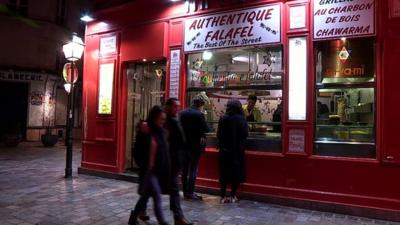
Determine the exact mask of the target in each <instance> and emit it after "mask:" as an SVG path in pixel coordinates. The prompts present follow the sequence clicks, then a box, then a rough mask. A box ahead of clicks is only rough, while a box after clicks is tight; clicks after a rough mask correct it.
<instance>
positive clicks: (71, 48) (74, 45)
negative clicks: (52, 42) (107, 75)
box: [63, 33, 84, 178]
mask: <svg viewBox="0 0 400 225" xmlns="http://www.w3.org/2000/svg"><path fill="white" fill-rule="evenodd" d="M83 49H84V44H83V41H82V39H81V38H80V37H78V36H77V35H76V33H73V34H72V41H70V42H69V43H67V44H65V45H63V52H64V55H65V58H66V59H67V60H68V61H70V63H66V64H65V65H64V69H63V77H64V80H65V81H66V85H64V87H65V89H66V91H67V92H68V94H69V95H68V105H67V130H66V141H65V143H66V145H67V155H66V165H65V178H71V177H72V148H73V127H74V113H73V112H74V86H75V82H76V81H77V80H78V70H77V68H76V65H75V62H76V61H77V60H79V59H80V58H81V57H82V53H83Z"/></svg>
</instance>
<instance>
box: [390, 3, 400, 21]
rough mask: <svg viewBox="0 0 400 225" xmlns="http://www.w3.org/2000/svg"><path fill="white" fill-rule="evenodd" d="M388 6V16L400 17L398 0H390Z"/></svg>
mask: <svg viewBox="0 0 400 225" xmlns="http://www.w3.org/2000/svg"><path fill="white" fill-rule="evenodd" d="M389 8H390V16H391V17H392V18H398V17H400V0H391V4H390V5H389Z"/></svg>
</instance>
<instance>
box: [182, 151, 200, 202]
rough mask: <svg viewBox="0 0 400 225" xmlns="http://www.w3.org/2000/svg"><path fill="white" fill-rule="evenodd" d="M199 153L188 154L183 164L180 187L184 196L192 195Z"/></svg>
mask: <svg viewBox="0 0 400 225" xmlns="http://www.w3.org/2000/svg"><path fill="white" fill-rule="evenodd" d="M200 157H201V153H188V155H187V157H186V158H185V161H184V163H183V170H182V187H183V193H184V195H188V196H191V195H193V194H194V186H195V184H196V178H197V171H198V167H199V162H200Z"/></svg>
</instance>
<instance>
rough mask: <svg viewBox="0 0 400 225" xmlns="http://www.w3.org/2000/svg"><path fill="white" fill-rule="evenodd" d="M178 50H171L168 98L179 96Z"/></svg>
mask: <svg viewBox="0 0 400 225" xmlns="http://www.w3.org/2000/svg"><path fill="white" fill-rule="evenodd" d="M180 58H181V56H180V50H179V49H176V50H171V63H170V68H169V97H170V98H178V96H179V71H180Z"/></svg>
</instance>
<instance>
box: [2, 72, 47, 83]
mask: <svg viewBox="0 0 400 225" xmlns="http://www.w3.org/2000/svg"><path fill="white" fill-rule="evenodd" d="M44 76H45V75H44V74H39V73H31V72H19V71H12V70H10V71H4V70H0V80H2V81H39V82H41V81H44Z"/></svg>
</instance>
